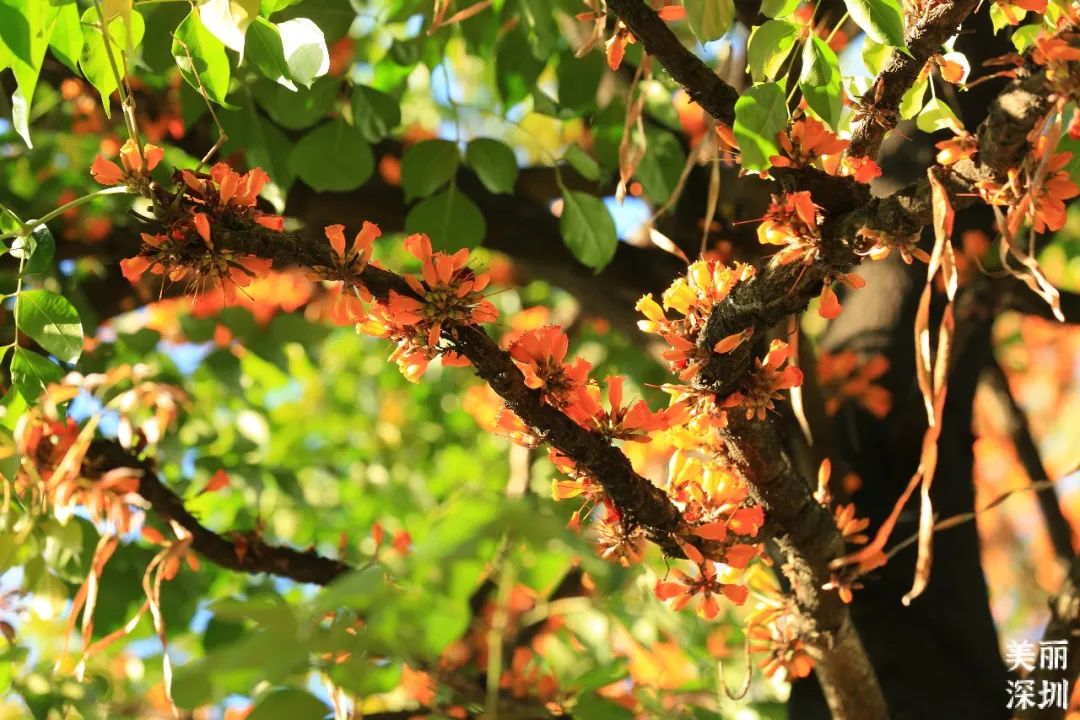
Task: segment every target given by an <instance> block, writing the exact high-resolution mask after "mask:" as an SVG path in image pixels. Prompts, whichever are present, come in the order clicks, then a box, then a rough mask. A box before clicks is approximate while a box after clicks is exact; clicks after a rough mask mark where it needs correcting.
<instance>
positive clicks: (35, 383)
mask: <svg viewBox="0 0 1080 720" xmlns="http://www.w3.org/2000/svg"><path fill="white" fill-rule="evenodd" d="M62 377H64V371H63V370H61V369H60V367H59V366H58V365H57V364H56V363H54V362H52V361H51V360H49V359H48V358H44V357H42V356H41V355H38V354H37V353H36V352H33V351H31V350H27V349H26V348H21V347H17V348H15V357H14V358H12V360H11V384H12V385H14V386H15V389H16V390H18V391H19V394H20V395H22V397H23V399H24V400H26V402H28V403H31V404H33V403H34V402H36V401H37V399H38V397H40V395H41V393H43V392H44V391H45V388H46V387H48V386H49V385H50V384H51V383H55V382H60V379H61V378H62Z"/></svg>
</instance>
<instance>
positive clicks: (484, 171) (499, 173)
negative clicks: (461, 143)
mask: <svg viewBox="0 0 1080 720" xmlns="http://www.w3.org/2000/svg"><path fill="white" fill-rule="evenodd" d="M465 162H466V163H468V165H469V167H471V168H472V169H473V170H474V171H475V172H476V175H477V177H479V178H480V182H482V183H483V184H484V187H486V188H487V189H488V190H490V191H491V192H493V193H508V192H513V190H514V183H515V182H517V176H518V164H517V158H515V157H514V151H513V150H511V149H510V148H509V147H508V146H507V145H506V143H502V142H499V141H498V140H494V139H492V138H476V139H475V140H472V141H471V142H470V143H469V144H468V145H467V146H466V147H465Z"/></svg>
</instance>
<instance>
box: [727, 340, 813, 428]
mask: <svg viewBox="0 0 1080 720" xmlns="http://www.w3.org/2000/svg"><path fill="white" fill-rule="evenodd" d="M790 354H791V347H790V346H789V345H788V344H787V343H786V342H784V341H783V340H773V341H772V343H771V344H770V345H769V352H768V354H766V355H765V358H764V359H762V358H758V359H757V360H755V364H756V366H757V368H756V370H755V372H754V373H752V374H751V375H750V377H749V378H748V379H747V382H746V384H745V385H744V386H743V388H742V389H741V390H736V391H735V392H733V393H732V394H731V395H729V396H728V397H727V399H725V400H724V402H723V405H722V406H721V407H724V408H733V407H745V408H746V419H747V420H749V419H751V418H753V417H754V416H757V418H758V420H764V419H765V413H766V411H768V410H772V409H773V400H775V399H778V398H780V397H781V395H780V391H781V390H790V389H791V388H793V387H796V386H797V385H801V384H802V371H801V370H799V368H797V367H795V366H793V365H788V366H787V367H782V366H783V365H784V363H785V362H786V361H787V359H788V357H789V356H790Z"/></svg>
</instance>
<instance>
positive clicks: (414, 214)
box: [405, 185, 487, 252]
mask: <svg viewBox="0 0 1080 720" xmlns="http://www.w3.org/2000/svg"><path fill="white" fill-rule="evenodd" d="M405 231H406V232H410V233H415V232H419V233H424V234H425V235H427V236H428V237H430V238H431V246H432V247H433V248H435V249H436V250H444V251H447V252H453V251H455V250H460V249H461V248H465V247H467V248H472V247H477V246H478V245H480V244H481V243H482V242H483V241H484V235H485V234H486V233H487V223H485V222H484V216H483V214H482V213H481V212H480V209H479V208H478V207H476V204H475V203H474V202H473V201H472V200H470V199H469V198H468V196H467V195H464V194H463V193H462V192H461V191H460V190H458V189H457V188H456V187H454V186H453V185H451V186H450V187H448V188H447V189H446V190H443V191H442V192H440V193H438V194H436V195H432V196H431V197H429V198H427V199H426V200H421V201H420V202H418V203H417V204H416V206H415V207H413V209H412V210H410V211H409V214H408V215H407V216H406V217H405Z"/></svg>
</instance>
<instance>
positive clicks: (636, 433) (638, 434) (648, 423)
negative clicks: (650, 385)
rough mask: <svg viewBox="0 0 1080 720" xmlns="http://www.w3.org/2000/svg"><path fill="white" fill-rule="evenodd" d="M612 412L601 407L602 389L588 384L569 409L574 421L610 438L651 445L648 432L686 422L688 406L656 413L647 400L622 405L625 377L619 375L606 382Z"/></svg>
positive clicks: (677, 405) (680, 404) (675, 407)
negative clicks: (650, 408)
mask: <svg viewBox="0 0 1080 720" xmlns="http://www.w3.org/2000/svg"><path fill="white" fill-rule="evenodd" d="M605 383H606V384H607V388H608V404H609V405H610V406H611V409H610V410H604V408H603V406H602V405H601V404H600V388H598V387H597V386H595V385H588V386H586V387H585V389H584V391H583V392H580V393H578V394H577V398H576V401H575V402H574V403H572V404H571V405H569V406H568V407H567V408H566V414H567V415H568V416H569V417H570V419H571V420H573V421H574V422H576V423H577V424H578V425H581V426H582V427H585V428H588V429H589V430H595V431H596V432H599V433H602V434H603V435H605V436H606V437H609V438H618V439H620V440H633V441H636V442H649V440H650V439H651V438H650V437H649V433H651V432H655V431H657V430H666V429H667V428H669V427H671V426H672V425H678V424H680V423H681V422H684V421H685V420H686V404H685V403H675V404H674V405H672V406H671V407H668V408H667V409H665V410H659V411H657V412H653V411H651V410H649V406H648V404H647V403H646V402H645V401H644V400H638V401H637V402H634V403H631V404H629V405H626V406H624V405H623V378H622V377H621V376H618V375H614V376H608V377H607V378H606V379H605Z"/></svg>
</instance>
